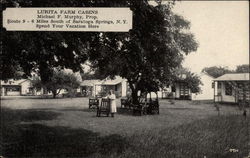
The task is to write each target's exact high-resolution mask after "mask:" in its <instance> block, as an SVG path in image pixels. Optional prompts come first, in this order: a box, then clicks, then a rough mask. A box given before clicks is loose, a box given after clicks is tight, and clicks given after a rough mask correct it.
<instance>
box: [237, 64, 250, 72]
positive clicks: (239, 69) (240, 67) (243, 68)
mask: <svg viewBox="0 0 250 158" xmlns="http://www.w3.org/2000/svg"><path fill="white" fill-rule="evenodd" d="M235 72H237V73H250V65H249V64H243V65H238V66H237V67H236V70H235Z"/></svg>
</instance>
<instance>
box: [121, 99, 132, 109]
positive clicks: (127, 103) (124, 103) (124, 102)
mask: <svg viewBox="0 0 250 158" xmlns="http://www.w3.org/2000/svg"><path fill="white" fill-rule="evenodd" d="M131 107H132V103H131V98H126V99H125V98H122V99H121V108H129V109H131Z"/></svg>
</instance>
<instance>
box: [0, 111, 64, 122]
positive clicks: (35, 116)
mask: <svg viewBox="0 0 250 158" xmlns="http://www.w3.org/2000/svg"><path fill="white" fill-rule="evenodd" d="M59 115H60V113H57V112H53V111H47V110H44V109H43V110H37V109H18V110H11V109H8V108H2V109H1V119H2V120H1V121H2V123H3V124H5V123H9V122H20V121H24V122H30V121H39V120H53V119H56V118H57V117H58V116H59Z"/></svg>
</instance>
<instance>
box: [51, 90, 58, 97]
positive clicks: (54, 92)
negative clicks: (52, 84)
mask: <svg viewBox="0 0 250 158" xmlns="http://www.w3.org/2000/svg"><path fill="white" fill-rule="evenodd" d="M52 94H53V98H54V99H55V98H56V95H57V93H56V90H53V91H52Z"/></svg>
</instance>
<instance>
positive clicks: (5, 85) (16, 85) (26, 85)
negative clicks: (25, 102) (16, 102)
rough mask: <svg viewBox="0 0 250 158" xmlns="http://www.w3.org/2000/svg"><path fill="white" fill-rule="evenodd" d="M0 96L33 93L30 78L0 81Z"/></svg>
mask: <svg viewBox="0 0 250 158" xmlns="http://www.w3.org/2000/svg"><path fill="white" fill-rule="evenodd" d="M0 88H1V96H21V95H34V94H35V90H34V88H33V87H32V84H31V80H30V79H20V80H13V79H11V80H8V81H1V86H0Z"/></svg>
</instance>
